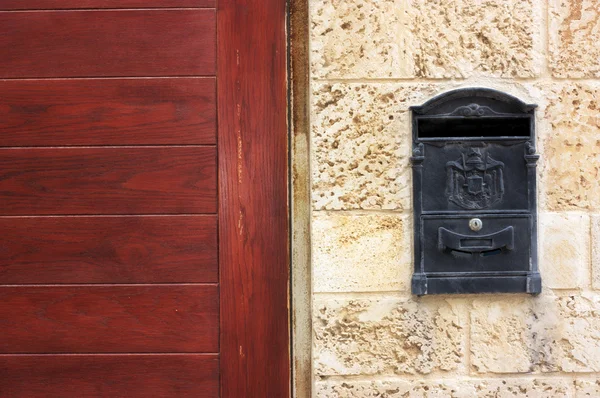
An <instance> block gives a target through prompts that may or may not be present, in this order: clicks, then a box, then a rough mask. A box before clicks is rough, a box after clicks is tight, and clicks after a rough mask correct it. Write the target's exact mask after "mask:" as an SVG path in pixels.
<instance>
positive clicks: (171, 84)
mask: <svg viewBox="0 0 600 398" xmlns="http://www.w3.org/2000/svg"><path fill="white" fill-rule="evenodd" d="M215 85H216V82H215V79H214V78H180V79H164V78H157V79H75V80H72V79H69V80H62V79H61V80H25V81H19V80H4V81H0V131H1V132H2V134H1V135H0V146H69V145H89V146H91V145H140V144H141V145H160V144H164V145H184V144H215V143H216V128H217V125H216V116H217V115H216V87H215Z"/></svg>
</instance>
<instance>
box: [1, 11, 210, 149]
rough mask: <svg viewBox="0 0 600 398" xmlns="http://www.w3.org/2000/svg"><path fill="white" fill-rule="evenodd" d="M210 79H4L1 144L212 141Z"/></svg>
mask: <svg viewBox="0 0 600 398" xmlns="http://www.w3.org/2000/svg"><path fill="white" fill-rule="evenodd" d="M0 1H1V0H0ZM215 86H216V82H215V79H214V78H180V79H164V78H157V79H75V80H72V79H65V80H63V79H61V80H25V81H22V80H3V81H0V131H1V132H2V134H1V135H0V146H70V145H88V146H91V145H161V144H162V145H184V144H215V143H216V127H217V126H216V98H215V97H216V91H215V90H216V88H215Z"/></svg>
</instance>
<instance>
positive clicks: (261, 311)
mask: <svg viewBox="0 0 600 398" xmlns="http://www.w3.org/2000/svg"><path fill="white" fill-rule="evenodd" d="M262 21H269V22H268V23H264V22H262ZM285 21H286V4H285V2H284V1H279V0H248V1H239V0H219V2H218V30H219V43H218V54H219V55H218V59H219V65H218V95H217V98H218V120H219V192H220V194H219V197H220V198H222V200H221V201H220V207H219V236H220V239H219V242H220V246H219V259H220V260H219V262H220V267H221V273H220V280H221V285H220V286H221V393H222V397H224V398H239V397H289V396H290V358H289V351H290V350H289V325H288V324H289V312H288V308H289V297H288V288H289V257H288V252H289V247H288V231H289V228H288V196H287V187H288V179H287V176H288V158H287V142H288V140H287V123H286V117H287V116H286V115H287V113H286V111H287V109H286V99H287V96H286V84H287V83H286V33H285ZM264 364H268V366H264Z"/></svg>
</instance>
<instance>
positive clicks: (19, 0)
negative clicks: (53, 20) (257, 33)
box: [0, 0, 215, 10]
mask: <svg viewBox="0 0 600 398" xmlns="http://www.w3.org/2000/svg"><path fill="white" fill-rule="evenodd" d="M214 6H215V0H0V10H59V9H73V8H170V7H186V8H194V7H196V8H200V7H202V8H204V7H214Z"/></svg>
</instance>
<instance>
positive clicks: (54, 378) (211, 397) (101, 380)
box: [0, 354, 219, 398]
mask: <svg viewBox="0 0 600 398" xmlns="http://www.w3.org/2000/svg"><path fill="white" fill-rule="evenodd" d="M0 373H1V374H2V377H0V396H2V397H11V398H49V397H56V398H58V397H60V398H81V397H130V398H136V397H140V398H147V397H196V398H216V397H218V396H219V360H218V357H217V356H216V355H198V354H183V355H182V354H175V355H146V354H142V355H0Z"/></svg>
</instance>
